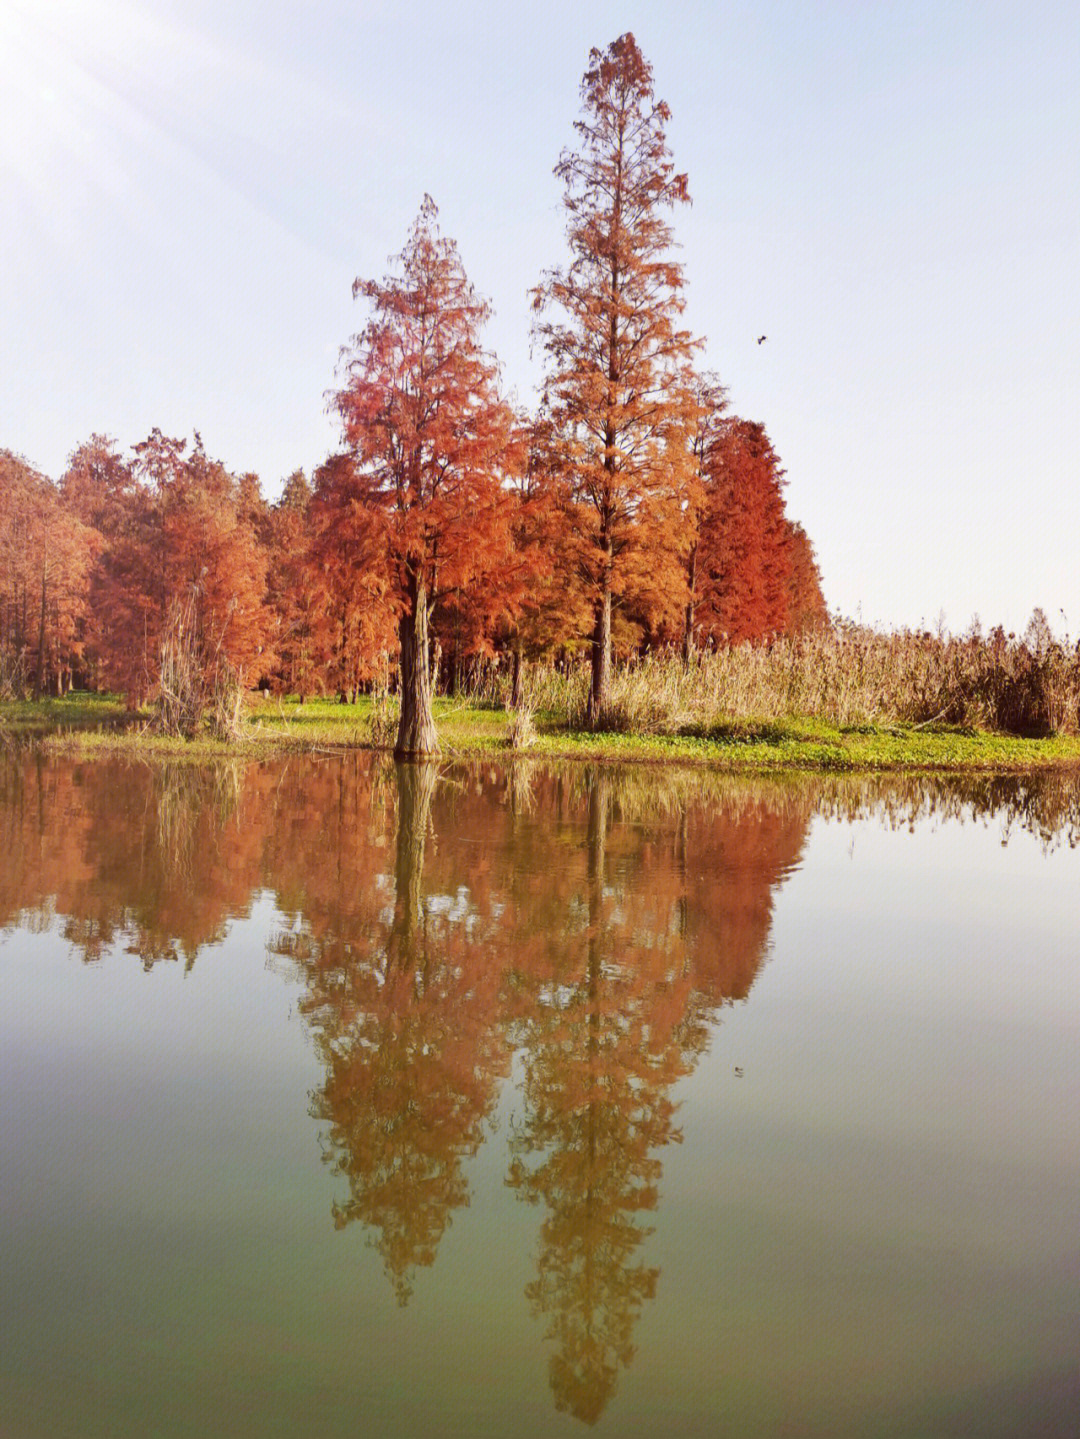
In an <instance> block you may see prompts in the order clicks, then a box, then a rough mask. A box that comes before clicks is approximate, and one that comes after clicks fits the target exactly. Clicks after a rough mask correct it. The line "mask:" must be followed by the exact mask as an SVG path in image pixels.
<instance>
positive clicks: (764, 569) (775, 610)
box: [699, 417, 791, 644]
mask: <svg viewBox="0 0 1080 1439" xmlns="http://www.w3.org/2000/svg"><path fill="white" fill-rule="evenodd" d="M704 473H705V478H706V485H707V498H706V501H705V508H704V514H703V517H702V522H701V528H700V538H699V564H700V568H701V589H702V597H701V616H702V628H703V630H704V632H705V633H706V634H707V635H709V637H710V638H712V639H713V640H727V641H728V642H730V643H732V644H738V643H739V642H740V641H743V640H758V639H763V638H765V637H766V636H768V635H775V634H782V633H783V632H784V631H785V630H786V628H787V622H788V582H789V578H790V575H791V540H790V525H789V523H788V520H787V517H786V516H785V514H784V497H783V484H784V471H783V470H782V469H781V467H780V462H779V460H778V459H777V456H776V452H775V451H774V450H773V447H772V444H771V442H770V440H769V437H768V435H767V434H766V433H765V427H764V426H763V425H759V424H756V423H754V422H753V421H750V420H740V419H738V418H736V417H732V418H730V419H727V420H725V421H724V422H723V423H722V424H721V425H720V426H719V429H718V432H717V433H716V435H715V437H714V438H713V440H712V443H711V444H710V445H709V447H708V450H707V453H706V456H705V461H704Z"/></svg>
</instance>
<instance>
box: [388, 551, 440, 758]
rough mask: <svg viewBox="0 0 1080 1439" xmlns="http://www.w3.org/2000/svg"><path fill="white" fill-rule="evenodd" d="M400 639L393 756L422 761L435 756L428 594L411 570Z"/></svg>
mask: <svg viewBox="0 0 1080 1439" xmlns="http://www.w3.org/2000/svg"><path fill="white" fill-rule="evenodd" d="M398 635H399V637H400V640H401V723H400V724H399V725H398V737H397V744H396V745H395V746H394V756H395V758H397V759H422V758H423V757H424V756H425V755H436V754H438V753H439V739H438V736H437V734H436V733H435V720H434V719H433V717H432V714H431V660H430V656H429V654H428V595H427V586H426V585H425V583H424V581H423V578H422V577H421V576H420V575H419V574H417V573H416V572H415V571H414V570H411V569H410V571H409V573H408V576H407V581H406V592H405V608H404V610H403V611H402V613H401V619H400V621H399V622H398Z"/></svg>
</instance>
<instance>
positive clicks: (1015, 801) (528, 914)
mask: <svg viewBox="0 0 1080 1439" xmlns="http://www.w3.org/2000/svg"><path fill="white" fill-rule="evenodd" d="M868 813H874V814H877V815H880V816H881V817H882V818H883V819H884V821H885V822H886V823H888V824H892V825H910V824H913V823H914V822H915V821H916V820H917V819H919V820H926V819H929V820H932V821H933V820H938V821H944V820H952V819H963V820H981V821H983V822H986V821H988V820H989V818H990V817H991V816H994V817H995V818H994V822H995V823H997V824H999V825H1000V826H1001V832H1002V836H1003V838H1005V839H1007V838H1008V834H1009V832H1010V830H1011V829H1012V828H1015V827H1016V826H1023V827H1025V828H1028V829H1030V830H1032V831H1033V832H1034V833H1036V834H1037V835H1038V836H1039V837H1040V839H1041V840H1042V842H1043V843H1044V844H1046V845H1048V846H1052V845H1055V844H1058V843H1063V842H1065V843H1069V844H1075V843H1076V841H1077V836H1078V834H1080V822H1078V820H1080V797H1078V790H1077V786H1076V784H1075V782H1074V781H1072V780H1070V779H1069V778H1067V777H1062V776H1059V775H1052V776H1044V777H1036V778H1033V779H1026V780H1024V781H1022V782H1005V781H1001V780H980V779H974V780H969V781H966V782H964V783H963V784H960V785H957V784H955V783H946V782H944V781H937V780H927V779H920V780H915V779H910V778H907V779H902V780H897V781H890V782H887V783H884V784H883V783H882V782H880V781H870V780H863V779H847V780H845V779H839V780H835V781H829V782H815V783H805V782H798V783H797V782H790V783H783V784H781V783H777V782H764V781H762V782H757V783H747V782H739V781H735V780H732V779H730V778H725V777H723V776H715V775H714V776H702V775H698V774H694V773H688V772H682V773H680V772H666V773H663V774H660V775H655V774H653V773H651V772H648V771H640V770H639V771H620V770H611V769H602V768H601V769H589V768H585V767H578V768H572V769H566V770H560V769H557V768H549V767H545V766H543V765H540V764H537V763H535V762H528V761H525V762H522V763H518V764H515V765H513V766H511V767H508V768H505V769H503V768H494V767H486V766H480V767H461V768H450V769H446V768H443V769H439V768H437V767H435V766H432V765H413V766H398V767H396V768H395V767H393V766H390V765H388V764H386V763H382V762H378V761H372V760H370V759H369V758H368V757H365V756H349V757H343V758H341V759H334V760H328V761H322V762H319V761H314V760H310V761H298V760H291V761H289V762H288V763H284V764H278V763H275V764H251V765H244V766H241V765H238V764H226V765H218V766H213V767H202V766H188V765H177V764H171V765H137V764H136V765H132V764H127V763H123V762H119V761H106V762H96V763H93V764H80V763H66V762H59V761H46V760H45V759H43V758H42V757H41V756H40V755H36V754H32V753H22V754H19V755H17V756H14V757H13V758H11V760H10V762H9V763H8V764H7V765H6V766H5V767H4V768H3V769H2V770H0V844H2V845H3V847H4V853H5V855H6V856H7V861H6V863H5V864H4V866H3V867H2V868H0V924H2V925H3V926H5V927H12V926H18V927H21V928H25V929H37V930H41V929H48V928H52V929H56V930H58V931H59V932H61V933H62V934H63V935H64V937H65V938H66V939H67V940H68V941H69V943H70V944H71V945H72V947H73V948H74V949H75V950H76V951H77V952H78V953H79V954H80V955H81V957H82V958H83V959H84V960H86V961H87V962H95V961H98V960H100V959H101V958H102V957H103V956H104V955H105V954H106V953H108V952H111V951H116V950H118V949H122V950H124V951H126V952H127V953H130V954H132V955H134V956H137V957H138V959H139V960H140V961H141V963H142V964H143V965H144V966H145V967H146V968H148V969H149V968H151V967H153V966H154V965H156V964H158V963H161V962H165V961H180V962H182V963H183V964H184V965H186V966H189V967H190V966H191V965H193V964H194V963H195V962H196V960H197V959H199V960H200V962H205V961H206V958H207V957H208V956H207V951H208V950H209V949H210V948H211V947H212V946H216V945H220V944H221V943H222V941H223V940H224V939H225V937H226V936H227V934H228V931H229V926H230V923H231V922H232V921H233V920H235V919H237V918H240V917H244V916H247V915H249V914H250V913H251V910H252V906H253V903H254V901H255V899H256V898H257V897H259V896H261V895H264V894H269V895H270V896H271V897H272V899H273V903H274V907H275V912H276V916H277V919H276V926H275V929H274V931H273V934H272V936H271V937H270V940H269V944H268V948H269V949H270V951H271V953H272V955H273V956H274V957H275V963H278V964H280V963H282V962H284V963H285V964H286V965H287V966H288V967H289V969H290V971H291V972H292V973H293V974H295V975H296V976H297V977H298V978H300V979H301V980H302V983H303V997H302V999H301V1001H300V1010H301V1013H302V1014H303V1016H304V1019H305V1022H306V1024H307V1026H308V1027H309V1031H310V1034H311V1036H312V1038H313V1041H314V1044H315V1048H316V1052H317V1055H318V1060H319V1064H320V1067H321V1077H320V1081H319V1083H318V1085H317V1087H316V1088H315V1089H314V1090H313V1092H312V1094H311V1097H310V1112H311V1114H312V1115H313V1116H314V1117H315V1118H316V1119H317V1120H318V1121H319V1125H320V1132H321V1143H322V1153H323V1159H324V1161H325V1163H326V1165H327V1166H328V1168H329V1170H330V1171H331V1173H332V1175H333V1177H334V1184H335V1196H334V1199H333V1201H332V1217H333V1222H334V1224H335V1225H336V1226H337V1227H338V1228H346V1227H348V1226H351V1225H354V1224H357V1225H359V1226H360V1227H361V1228H362V1229H363V1231H364V1232H365V1233H366V1234H367V1235H368V1236H369V1238H370V1241H371V1243H372V1244H373V1245H374V1247H375V1248H376V1250H377V1251H378V1253H379V1255H380V1257H381V1260H382V1264H383V1267H384V1270H385V1273H386V1276H387V1280H388V1282H389V1284H390V1286H391V1288H392V1290H393V1293H394V1295H395V1296H396V1298H397V1301H398V1302H399V1303H400V1304H402V1305H405V1304H406V1303H407V1301H408V1300H409V1298H410V1296H411V1295H412V1293H413V1291H414V1288H415V1287H416V1285H417V1284H418V1283H419V1282H420V1279H421V1275H422V1271H424V1270H425V1269H427V1268H429V1267H430V1266H431V1265H433V1264H434V1262H435V1260H436V1258H437V1256H438V1253H439V1249H440V1246H441V1244H442V1241H443V1239H444V1236H445V1234H446V1231H447V1229H448V1227H449V1226H450V1225H451V1223H452V1221H453V1219H454V1216H455V1215H456V1214H458V1213H459V1212H460V1211H461V1210H462V1209H463V1208H464V1207H465V1206H467V1205H468V1203H469V1198H470V1193H469V1161H470V1160H471V1159H473V1158H474V1157H475V1156H476V1155H477V1154H478V1152H479V1150H480V1148H481V1146H482V1145H483V1143H484V1141H485V1138H486V1136H487V1135H488V1133H489V1132H490V1125H491V1121H492V1119H493V1115H494V1113H495V1109H496V1105H497V1103H498V1099H499V1095H500V1092H501V1091H502V1089H503V1088H504V1086H505V1084H506V1083H507V1082H508V1080H509V1078H510V1075H511V1073H512V1072H513V1073H515V1074H516V1075H519V1076H520V1095H519V1101H518V1110H517V1113H516V1115H515V1118H514V1121H513V1124H512V1128H511V1133H510V1138H509V1145H508V1169H507V1172H506V1176H505V1177H506V1183H507V1185H508V1187H509V1189H510V1191H511V1192H512V1193H513V1194H514V1195H516V1196H517V1198H518V1199H520V1200H521V1201H522V1202H524V1203H527V1204H529V1205H531V1206H534V1207H535V1209H536V1213H537V1230H536V1244H537V1247H536V1251H535V1259H534V1265H533V1274H532V1277H531V1278H530V1280H529V1282H528V1286H527V1290H526V1294H525V1299H526V1301H527V1303H528V1305H529V1306H530V1307H531V1309H532V1310H533V1312H534V1313H535V1315H536V1316H537V1320H538V1326H539V1328H538V1333H542V1334H543V1335H544V1341H545V1344H546V1346H547V1362H548V1375H549V1382H550V1386H551V1391H552V1395H553V1398H554V1402H555V1404H556V1406H557V1407H558V1408H559V1409H561V1410H565V1411H567V1412H568V1413H570V1414H572V1415H574V1416H575V1417H576V1418H577V1419H579V1420H581V1421H584V1422H585V1423H589V1424H592V1423H595V1422H596V1421H597V1420H598V1419H599V1417H600V1416H601V1415H602V1414H603V1412H604V1410H605V1408H606V1406H607V1405H608V1404H609V1402H610V1400H611V1397H612V1395H613V1394H614V1393H615V1390H616V1387H617V1383H618V1379H619V1375H620V1372H621V1371H622V1370H623V1369H625V1367H626V1366H627V1365H629V1364H630V1362H631V1360H632V1359H633V1356H634V1352H635V1334H636V1331H637V1328H638V1324H639V1320H640V1317H641V1315H642V1313H643V1312H644V1310H645V1307H646V1305H647V1304H648V1302H649V1301H650V1300H651V1299H652V1298H653V1297H654V1295H655V1294H656V1292H657V1286H658V1283H659V1281H660V1278H661V1276H660V1272H659V1268H658V1266H657V1264H656V1263H655V1260H654V1259H653V1258H652V1257H650V1252H649V1242H648V1241H649V1237H650V1234H651V1233H652V1226H653V1222H654V1218H655V1216H656V1214H657V1213H658V1210H659V1206H660V1205H661V1202H662V1192H663V1163H664V1151H665V1149H666V1148H667V1146H669V1145H671V1144H673V1143H677V1142H678V1141H679V1140H680V1138H681V1133H680V1129H679V1125H678V1117H679V1116H678V1111H677V1105H676V1102H675V1098H674V1087H675V1085H676V1083H677V1081H679V1080H680V1079H682V1078H684V1077H685V1076H687V1075H688V1074H689V1073H690V1072H691V1071H692V1070H693V1068H694V1066H695V1065H696V1064H697V1062H698V1060H699V1059H700V1057H701V1055H702V1054H703V1053H704V1051H705V1050H706V1048H707V1045H708V1040H709V1035H710V1032H711V1026H712V1024H713V1022H714V1021H715V1019H716V1016H717V1013H718V1011H719V1010H720V1009H721V1007H722V1006H724V1005H725V1004H730V1003H732V1002H734V1001H737V1000H742V999H745V998H746V997H747V996H748V995H749V993H750V991H751V988H752V986H753V984H754V981H755V978H756V976H757V974H758V973H759V971H760V968H761V966H762V964H763V963H764V962H765V960H766V958H767V956H768V953H769V942H770V929H771V924H772V914H773V902H774V895H775V892H776V889H777V887H778V885H780V884H781V883H782V881H783V880H784V878H785V876H786V875H788V874H789V873H790V872H791V871H792V870H793V868H795V867H796V866H797V865H798V863H799V860H800V856H801V854H802V850H803V847H804V844H805V841H806V836H807V833H808V830H809V826H810V822H811V819H812V818H813V816H814V815H825V816H833V817H841V818H845V819H848V818H853V817H859V816H864V815H866V814H868Z"/></svg>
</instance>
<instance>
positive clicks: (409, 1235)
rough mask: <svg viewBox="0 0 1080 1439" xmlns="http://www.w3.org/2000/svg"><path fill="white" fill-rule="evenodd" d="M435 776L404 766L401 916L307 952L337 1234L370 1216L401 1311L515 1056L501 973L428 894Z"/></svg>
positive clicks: (461, 1191)
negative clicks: (502, 1034) (501, 999)
mask: <svg viewBox="0 0 1080 1439" xmlns="http://www.w3.org/2000/svg"><path fill="white" fill-rule="evenodd" d="M436 775H437V769H436V767H435V766H434V765H432V764H403V765H398V766H397V767H396V784H397V798H398V824H397V842H396V862H395V868H394V886H395V888H394V898H393V906H392V910H390V912H389V913H387V912H386V911H383V912H382V913H380V914H377V915H374V916H372V919H373V920H374V924H373V928H372V931H371V932H370V933H369V934H367V935H365V936H364V937H363V942H362V943H361V944H359V945H354V944H353V943H350V942H346V943H345V944H342V943H341V942H340V934H339V935H335V936H333V937H332V938H331V940H330V942H329V943H323V944H318V945H316V946H314V947H313V948H312V950H311V951H310V953H309V954H308V955H307V956H306V958H305V959H304V961H303V971H304V977H305V979H306V982H307V985H308V993H307V996H306V998H305V999H304V1001H303V1002H302V1006H301V1007H302V1010H303V1012H304V1013H305V1014H306V1015H307V1017H308V1019H309V1020H310V1022H311V1024H312V1027H313V1029H314V1032H315V1034H316V1039H317V1046H318V1051H319V1055H320V1058H321V1059H322V1061H323V1063H324V1064H325V1066H326V1078H325V1081H324V1083H323V1085H322V1088H321V1089H320V1090H319V1091H318V1093H317V1094H316V1095H315V1096H314V1099H313V1105H312V1113H313V1114H314V1115H315V1116H316V1117H317V1118H319V1119H321V1120H323V1121H324V1122H325V1123H326V1125H327V1129H326V1132H325V1143H326V1148H325V1151H324V1158H325V1160H326V1161H327V1163H329V1164H330V1165H331V1167H332V1168H333V1170H334V1172H335V1173H336V1174H338V1175H339V1176H341V1177H342V1178H343V1179H344V1180H345V1181H346V1184H347V1186H348V1195H347V1197H346V1198H345V1199H343V1200H339V1201H337V1202H336V1203H335V1204H334V1211H333V1212H334V1222H335V1224H336V1225H337V1226H338V1227H339V1228H343V1227H344V1226H346V1225H348V1224H351V1223H353V1222H354V1221H356V1220H359V1221H361V1222H362V1223H363V1224H365V1225H366V1226H368V1227H369V1228H370V1229H371V1230H372V1232H373V1234H375V1235H376V1236H377V1238H376V1239H375V1244H376V1247H377V1249H378V1251H379V1253H380V1254H381V1255H382V1259H383V1264H384V1267H385V1270H386V1274H387V1276H388V1278H389V1279H390V1282H391V1284H392V1285H393V1287H394V1292H395V1294H396V1295H397V1298H398V1301H399V1303H402V1304H404V1303H406V1302H407V1300H408V1298H409V1296H410V1294H411V1293H412V1286H413V1279H414V1274H415V1271H416V1270H417V1269H419V1268H423V1267H425V1266H427V1265H430V1264H432V1263H433V1262H434V1260H435V1255H436V1252H437V1250H438V1246H439V1242H440V1240H441V1239H442V1236H443V1234H444V1233H445V1231H446V1228H447V1226H448V1225H449V1223H450V1221H451V1217H452V1215H453V1213H454V1211H455V1210H457V1209H460V1208H461V1207H462V1206H464V1205H466V1204H467V1203H468V1200H469V1190H468V1184H467V1181H466V1178H465V1174H464V1172H463V1165H464V1162H465V1161H466V1160H467V1159H468V1158H469V1157H471V1156H472V1155H473V1154H475V1153H476V1151H477V1149H478V1148H479V1146H480V1144H481V1141H482V1139H483V1133H484V1121H485V1119H486V1118H487V1117H488V1115H489V1114H490V1112H491V1108H492V1105H493V1103H494V1100H495V1093H496V1083H497V1080H498V1078H499V1077H500V1076H501V1075H502V1074H504V1073H505V1072H506V1069H507V1058H506V1053H505V1050H504V1047H503V1045H502V1044H501V1042H500V1039H499V1036H498V1031H497V1014H496V1007H497V1001H498V985H497V976H496V975H494V974H491V973H488V972H486V971H485V966H484V965H483V963H482V957H481V954H480V953H477V952H476V949H477V947H476V946H470V945H467V944H463V943H462V939H463V934H462V932H461V931H462V926H461V924H460V916H457V915H455V914H454V913H453V912H452V911H451V910H450V909H449V908H448V906H447V905H446V904H445V903H436V902H435V899H437V898H439V897H431V896H428V897H425V895H424V891H423V870H424V854H425V847H426V838H427V833H428V829H429V824H430V815H431V801H432V794H433V791H434V787H435V783H436Z"/></svg>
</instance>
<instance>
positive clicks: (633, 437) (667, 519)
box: [534, 34, 697, 723]
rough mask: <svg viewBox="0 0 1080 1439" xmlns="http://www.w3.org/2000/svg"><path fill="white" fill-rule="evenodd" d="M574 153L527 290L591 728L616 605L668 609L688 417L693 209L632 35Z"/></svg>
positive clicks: (601, 84)
mask: <svg viewBox="0 0 1080 1439" xmlns="http://www.w3.org/2000/svg"><path fill="white" fill-rule="evenodd" d="M589 60H590V64H589V69H588V70H587V71H586V72H585V76H584V79H583V80H582V85H581V94H582V100H583V104H584V112H585V113H584V118H583V119H581V120H579V121H577V122H576V124H575V129H576V130H577V132H578V136H579V138H580V149H579V150H578V151H576V152H575V151H565V152H564V153H563V155H562V158H561V159H560V161H559V163H558V165H557V166H556V167H555V173H556V175H558V176H559V177H560V179H562V180H563V181H564V183H565V186H566V194H565V199H564V205H565V208H566V210H567V213H568V216H569V221H568V227H567V239H568V242H569V246H570V253H571V260H570V264H569V265H568V266H566V267H565V268H562V269H555V270H552V271H550V272H549V273H548V274H547V275H546V276H545V277H544V280H543V281H542V283H541V284H540V285H539V286H538V288H537V289H536V291H535V292H534V305H535V307H536V308H537V309H538V310H540V311H547V310H549V309H554V310H556V311H558V312H561V314H560V315H559V317H557V318H551V319H547V320H544V321H543V322H540V323H538V325H537V333H538V335H539V336H540V338H541V339H542V341H543V344H544V346H545V348H546V350H547V353H548V357H549V362H550V368H549V373H548V382H547V383H548V393H549V396H550V399H551V406H552V417H553V419H554V422H555V425H556V428H557V430H558V431H559V433H560V434H561V436H562V439H563V441H564V444H565V446H566V448H567V452H568V458H569V461H570V465H571V470H570V473H571V477H572V484H573V490H574V497H575V501H576V504H575V507H574V517H575V524H576V528H577V531H578V535H579V538H580V540H581V541H582V545H581V551H580V553H581V556H582V571H583V578H584V580H585V581H586V583H587V585H588V587H589V591H590V595H591V599H592V609H593V625H592V681H591V687H590V693H589V718H590V721H591V722H592V723H596V722H597V721H598V720H599V719H600V717H601V714H602V712H603V709H604V705H605V703H606V699H607V692H608V685H609V676H610V670H611V633H612V606H613V604H614V605H619V604H622V605H624V606H626V605H627V604H629V603H635V604H636V606H637V607H638V608H639V609H643V610H645V611H646V612H651V613H654V614H655V613H657V612H659V611H662V610H663V609H664V608H665V607H670V606H671V604H672V603H673V602H676V603H677V601H678V598H679V596H680V594H681V590H682V583H683V581H682V574H681V567H680V564H679V558H680V551H681V549H682V548H683V547H684V544H685V525H684V524H683V522H682V510H681V503H682V500H683V498H684V496H683V487H684V485H685V482H686V477H687V470H688V468H689V453H690V448H691V446H690V435H691V432H692V428H693V425H694V423H695V420H696V411H697V407H696V402H695V399H694V394H693V385H692V376H691V371H690V359H691V356H692V353H693V351H694V349H695V348H696V342H695V341H694V340H692V339H691V337H690V334H689V332H688V331H686V330H684V329H681V328H680V327H679V319H680V316H681V314H682V311H683V308H684V303H685V302H684V300H683V297H682V285H683V277H682V267H681V266H680V265H678V264H677V263H676V262H675V261H674V260H673V259H672V257H671V248H672V235H671V228H670V226H669V225H668V223H667V221H666V219H665V218H664V211H665V210H667V209H669V208H671V207H672V206H674V205H677V204H685V203H687V202H688V201H689V195H688V192H687V182H686V176H685V175H682V174H676V173H675V171H674V167H673V165H672V163H671V158H670V152H669V150H668V146H667V141H666V136H665V127H666V125H667V122H668V120H669V118H670V111H669V109H668V107H667V105H666V104H665V103H664V102H663V101H658V100H655V99H654V97H653V83H652V69H651V67H650V66H649V64H648V63H647V62H646V60H645V59H644V57H643V56H642V54H641V51H640V50H639V49H638V47H637V44H636V42H635V40H634V37H633V36H632V35H629V34H627V35H622V36H620V38H619V39H618V40H616V41H614V42H613V43H612V44H611V45H610V46H609V47H608V48H607V50H606V51H604V52H603V53H601V52H600V51H599V50H593V51H591V52H590V57H589Z"/></svg>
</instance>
